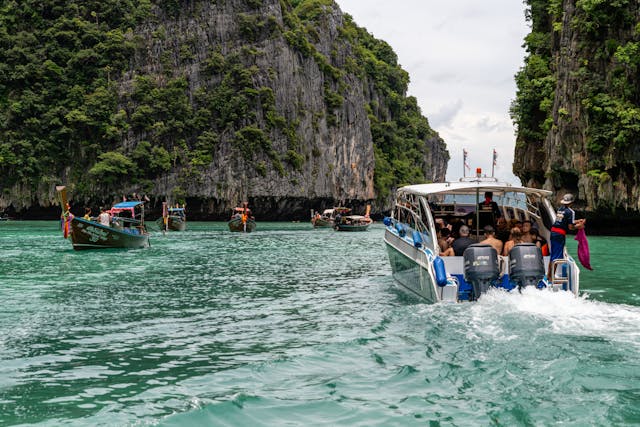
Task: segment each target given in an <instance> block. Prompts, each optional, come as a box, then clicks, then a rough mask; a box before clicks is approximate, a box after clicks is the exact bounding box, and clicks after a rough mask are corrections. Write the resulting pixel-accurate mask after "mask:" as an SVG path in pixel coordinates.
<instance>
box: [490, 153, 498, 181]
mask: <svg viewBox="0 0 640 427" xmlns="http://www.w3.org/2000/svg"><path fill="white" fill-rule="evenodd" d="M497 161H498V153H496V149H495V148H494V149H493V159H492V160H491V178H494V176H495V175H494V170H495V168H496V162H497Z"/></svg>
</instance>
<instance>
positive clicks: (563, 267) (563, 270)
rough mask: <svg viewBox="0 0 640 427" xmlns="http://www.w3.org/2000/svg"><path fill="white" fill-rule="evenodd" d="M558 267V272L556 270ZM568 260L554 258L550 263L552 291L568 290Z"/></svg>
mask: <svg viewBox="0 0 640 427" xmlns="http://www.w3.org/2000/svg"><path fill="white" fill-rule="evenodd" d="M558 267H560V272H558ZM568 272H569V260H567V259H556V260H554V261H553V262H552V263H551V272H550V276H551V277H550V279H551V286H552V288H553V290H554V291H559V290H560V289H562V290H565V291H566V290H569V289H570V287H571V281H570V280H569V274H568Z"/></svg>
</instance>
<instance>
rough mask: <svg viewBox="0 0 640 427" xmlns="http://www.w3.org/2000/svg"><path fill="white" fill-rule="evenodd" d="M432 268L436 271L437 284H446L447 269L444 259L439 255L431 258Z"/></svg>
mask: <svg viewBox="0 0 640 427" xmlns="http://www.w3.org/2000/svg"><path fill="white" fill-rule="evenodd" d="M433 270H434V271H435V273H436V283H437V284H438V286H445V285H446V284H447V271H446V269H445V267H444V260H443V259H442V258H440V257H439V256H437V257H436V258H435V259H434V260H433Z"/></svg>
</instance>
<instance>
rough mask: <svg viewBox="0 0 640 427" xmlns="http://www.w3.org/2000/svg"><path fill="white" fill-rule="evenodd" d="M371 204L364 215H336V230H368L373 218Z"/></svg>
mask: <svg viewBox="0 0 640 427" xmlns="http://www.w3.org/2000/svg"><path fill="white" fill-rule="evenodd" d="M370 211H371V206H370V205H367V211H366V213H365V214H364V216H362V215H347V216H342V215H340V216H336V220H335V225H334V228H335V229H336V231H367V229H368V228H369V226H370V225H371V223H372V222H373V220H372V219H371V218H369V212H370Z"/></svg>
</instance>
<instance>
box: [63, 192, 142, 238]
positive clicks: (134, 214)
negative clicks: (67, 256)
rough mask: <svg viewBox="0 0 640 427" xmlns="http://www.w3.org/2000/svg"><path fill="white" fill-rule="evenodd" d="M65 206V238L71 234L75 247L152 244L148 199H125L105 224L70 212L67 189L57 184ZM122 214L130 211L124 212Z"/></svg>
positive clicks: (114, 208)
mask: <svg viewBox="0 0 640 427" xmlns="http://www.w3.org/2000/svg"><path fill="white" fill-rule="evenodd" d="M56 191H57V192H58V198H59V199H60V205H61V207H62V217H61V220H62V229H63V235H64V238H65V239H66V238H68V237H71V243H72V245H73V249H75V250H85V249H107V248H146V247H149V234H148V233H147V230H146V228H145V225H144V202H140V201H132V202H122V203H118V204H116V205H114V206H113V207H112V208H111V209H110V210H109V211H107V212H108V213H109V217H110V223H109V225H108V226H107V225H104V224H101V223H99V222H96V221H92V220H88V219H84V218H78V217H76V216H74V215H73V214H72V213H71V212H69V203H68V202H67V190H66V187H64V186H57V187H56ZM121 214H126V216H125V215H123V216H120V215H121Z"/></svg>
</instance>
